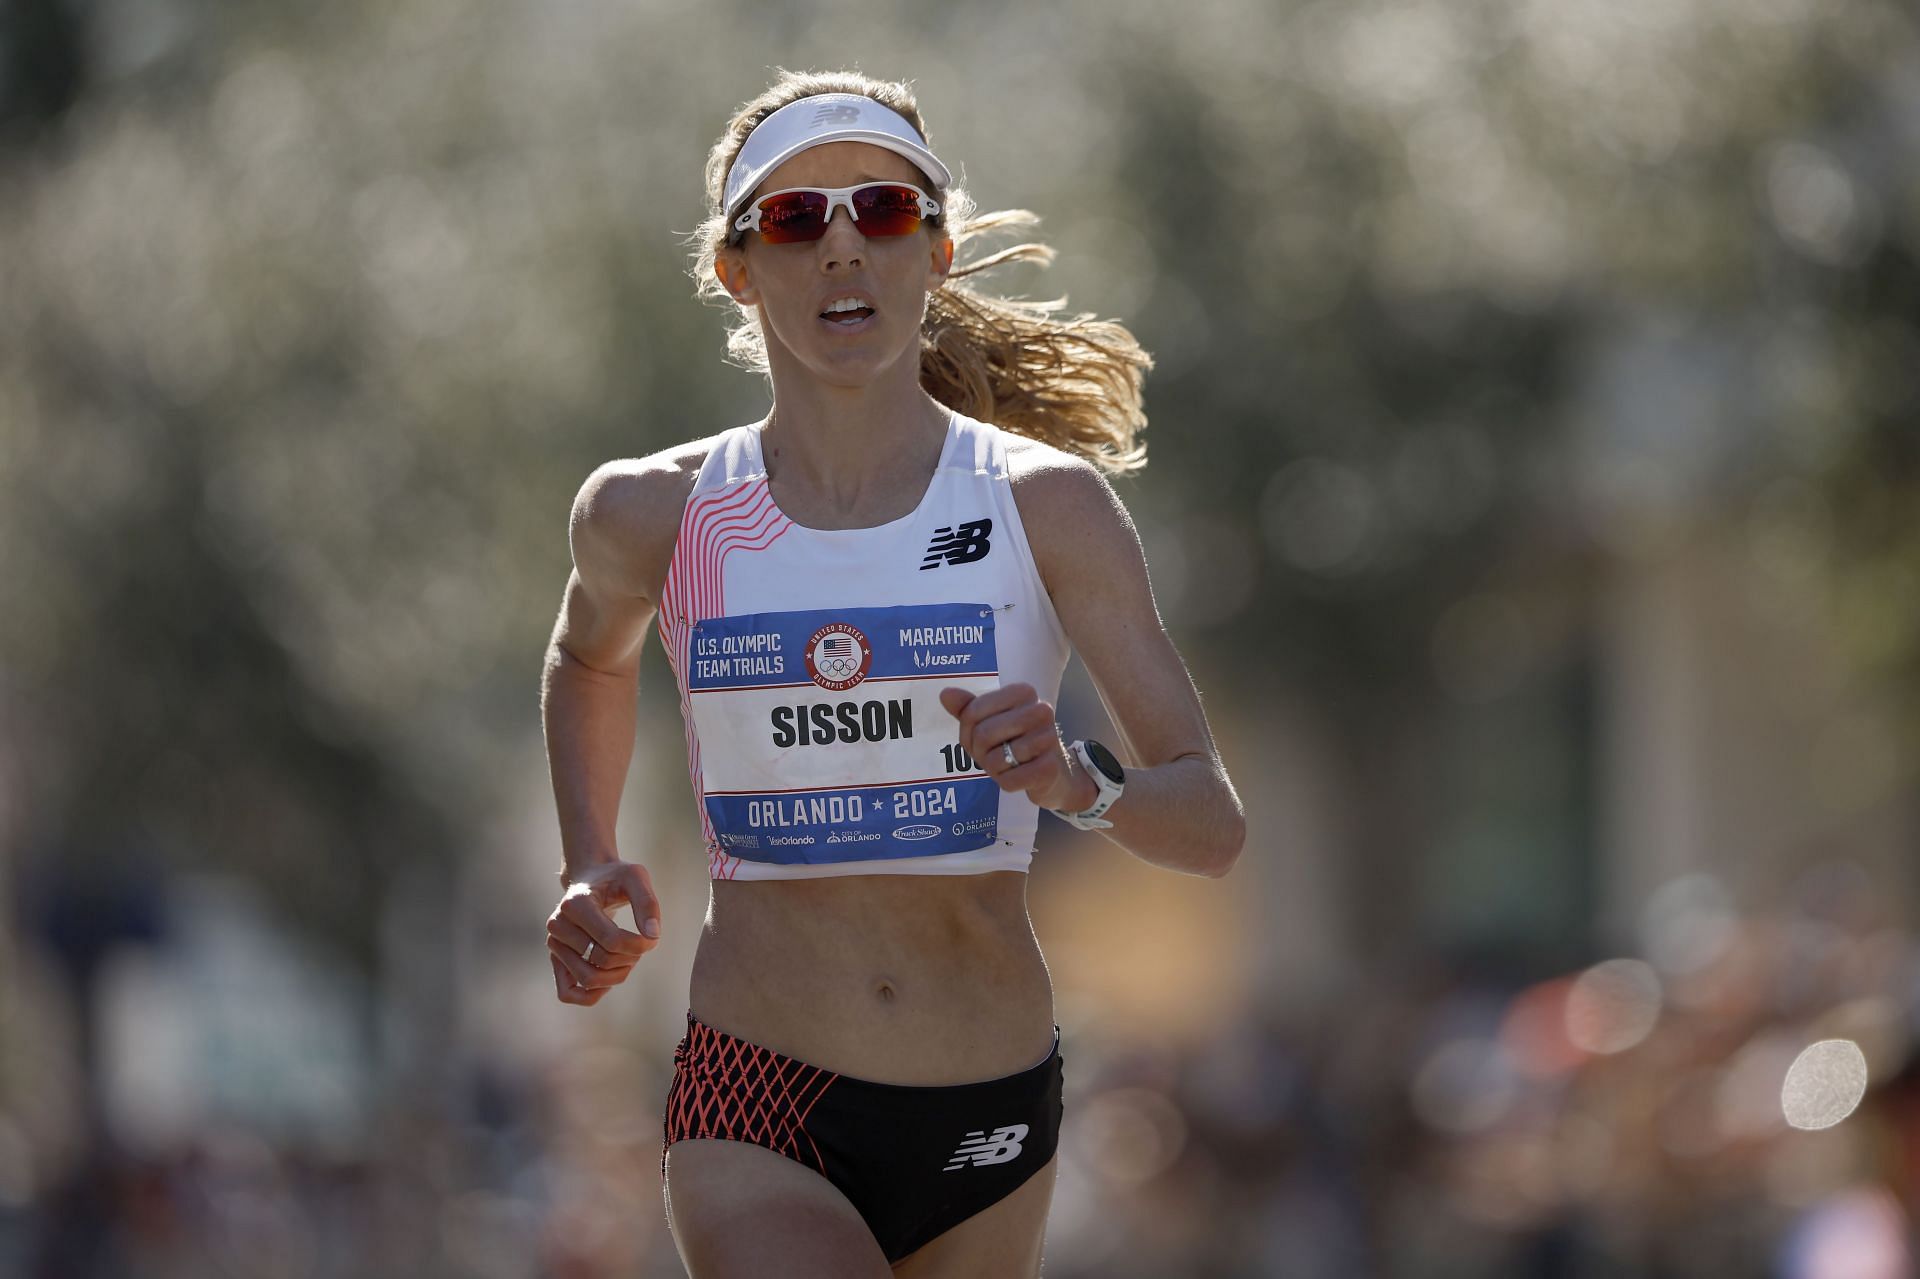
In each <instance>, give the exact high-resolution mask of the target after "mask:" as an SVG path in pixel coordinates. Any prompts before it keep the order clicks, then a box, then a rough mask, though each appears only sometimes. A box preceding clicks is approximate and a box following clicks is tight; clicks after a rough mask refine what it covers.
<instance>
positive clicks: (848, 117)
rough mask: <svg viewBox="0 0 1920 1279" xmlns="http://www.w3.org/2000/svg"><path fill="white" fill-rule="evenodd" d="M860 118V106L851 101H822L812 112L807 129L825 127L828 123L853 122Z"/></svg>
mask: <svg viewBox="0 0 1920 1279" xmlns="http://www.w3.org/2000/svg"><path fill="white" fill-rule="evenodd" d="M859 119H860V108H859V107H856V106H854V105H853V104H851V103H845V104H842V103H838V102H823V103H821V104H820V107H819V109H818V110H817V111H815V112H814V113H813V122H812V123H811V124H809V125H808V126H807V127H808V128H809V129H821V128H825V127H826V126H827V125H829V124H853V123H855V122H856V121H858V120H859Z"/></svg>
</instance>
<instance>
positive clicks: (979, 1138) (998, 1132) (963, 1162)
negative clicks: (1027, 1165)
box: [940, 1124, 1027, 1172]
mask: <svg viewBox="0 0 1920 1279" xmlns="http://www.w3.org/2000/svg"><path fill="white" fill-rule="evenodd" d="M1026 1136H1027V1126H1026V1125H1025V1124H1008V1125H1007V1126H1006V1127H1004V1128H996V1129H994V1130H993V1133H992V1135H991V1136H989V1135H988V1134H987V1133H985V1132H970V1133H968V1134H967V1139H966V1140H965V1141H963V1142H961V1143H960V1149H958V1150H956V1151H954V1152H953V1159H952V1161H951V1162H949V1163H948V1164H947V1166H946V1167H945V1168H942V1169H941V1170H940V1171H941V1172H954V1171H957V1170H958V1169H961V1168H979V1167H983V1166H985V1165H987V1164H1003V1163H1006V1162H1007V1161H1008V1160H1010V1159H1012V1158H1014V1157H1015V1156H1017V1155H1018V1154H1019V1153H1020V1143H1021V1142H1022V1141H1024V1140H1025V1139H1026Z"/></svg>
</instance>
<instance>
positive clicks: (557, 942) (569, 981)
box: [547, 861, 660, 1006]
mask: <svg viewBox="0 0 1920 1279" xmlns="http://www.w3.org/2000/svg"><path fill="white" fill-rule="evenodd" d="M621 902H626V903H627V904H628V905H630V906H632V907H633V917H634V919H635V920H636V921H637V922H638V923H639V924H640V926H641V927H642V928H646V927H648V926H649V925H651V926H652V928H653V931H654V933H655V934H656V936H654V937H646V936H642V935H641V934H640V933H636V932H630V931H629V930H627V929H625V928H622V927H620V925H618V924H616V923H614V922H613V915H612V914H611V911H610V908H612V907H616V906H618V905H619V904H620V903H621ZM659 931H660V899H659V898H658V897H657V896H655V895H654V891H653V879H652V877H651V876H649V875H648V874H647V868H646V867H645V866H642V865H640V864H639V863H638V862H622V861H611V862H602V863H601V864H599V865H597V866H592V867H589V868H588V869H586V870H583V871H581V872H580V874H579V876H578V877H577V878H575V880H574V881H573V884H572V886H571V887H569V888H568V889H567V892H566V895H565V896H564V897H562V898H561V899H560V904H559V905H558V906H556V907H554V909H553V914H551V915H549V916H547V952H548V955H547V957H548V958H549V959H551V960H552V961H553V980H554V985H555V987H556V988H557V991H558V994H559V996H560V1002H561V1003H563V1004H587V1005H589V1006H591V1005H593V1004H597V1003H599V1002H600V1000H601V998H602V997H603V996H605V995H606V993H607V992H608V991H609V990H612V989H613V988H614V987H615V986H618V985H619V984H620V983H621V982H623V981H625V980H626V979H627V974H628V973H630V972H632V971H633V966H634V964H635V963H636V962H637V961H638V960H639V958H640V956H642V955H644V954H646V953H647V952H648V951H650V950H652V949H653V948H654V947H655V946H658V945H659V944H660V942H659V940H658V937H657V934H658V933H659ZM590 942H591V943H592V945H593V958H592V959H591V960H588V959H586V958H584V956H585V955H586V953H587V946H588V943H590Z"/></svg>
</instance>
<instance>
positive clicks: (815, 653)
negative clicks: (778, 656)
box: [807, 622, 873, 693]
mask: <svg viewBox="0 0 1920 1279" xmlns="http://www.w3.org/2000/svg"><path fill="white" fill-rule="evenodd" d="M872 669H873V645H871V644H869V643H867V637H866V636H865V635H863V634H861V633H860V628H859V627H857V626H854V625H851V624H850V623H847V622H828V623H827V624H826V625H825V626H822V627H821V628H820V629H819V630H817V631H815V632H814V633H813V638H812V639H809V640H808V641H807V675H808V677H809V678H811V679H812V680H813V682H814V683H816V684H818V685H819V686H820V687H821V688H824V689H829V690H831V691H832V692H835V693H839V692H844V691H845V690H847V689H849V688H852V687H853V686H854V685H855V684H858V683H859V682H860V681H861V680H863V679H865V678H866V677H867V672H868V671H870V670H872Z"/></svg>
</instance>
